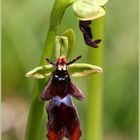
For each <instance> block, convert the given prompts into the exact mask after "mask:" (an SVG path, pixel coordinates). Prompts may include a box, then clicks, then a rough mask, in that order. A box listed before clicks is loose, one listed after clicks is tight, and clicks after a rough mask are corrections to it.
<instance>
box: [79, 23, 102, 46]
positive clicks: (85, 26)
mask: <svg viewBox="0 0 140 140" xmlns="http://www.w3.org/2000/svg"><path fill="white" fill-rule="evenodd" d="M90 24H91V21H90V20H88V21H81V20H80V21H79V28H80V30H81V32H82V33H83V36H84V40H85V43H86V44H87V45H88V46H90V47H93V48H98V44H99V43H100V42H101V39H97V40H93V36H92V32H91V28H90Z"/></svg>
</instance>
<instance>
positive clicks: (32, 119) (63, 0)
mask: <svg viewBox="0 0 140 140" xmlns="http://www.w3.org/2000/svg"><path fill="white" fill-rule="evenodd" d="M72 2H73V1H72V0H55V4H54V7H53V9H52V12H51V17H50V25H49V30H48V34H47V38H46V41H45V45H44V48H43V52H42V55H41V60H40V64H39V65H43V64H45V63H46V62H45V58H46V57H48V58H50V57H52V56H53V55H54V53H53V50H54V45H55V44H54V42H55V37H56V35H57V31H58V27H59V25H60V22H61V19H62V16H63V14H64V12H65V10H66V8H67V7H68V6H69V5H70V4H71V3H72ZM44 86H45V80H36V81H35V84H34V89H33V98H32V102H31V107H30V112H29V117H28V122H27V127H26V135H25V140H39V138H40V133H41V125H42V119H43V112H44V102H42V101H41V100H40V98H39V97H40V94H41V92H42V90H43V88H44ZM43 125H45V124H43ZM44 135H45V134H44Z"/></svg>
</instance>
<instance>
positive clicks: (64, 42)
mask: <svg viewBox="0 0 140 140" xmlns="http://www.w3.org/2000/svg"><path fill="white" fill-rule="evenodd" d="M55 49H56V59H57V58H58V57H60V56H67V52H68V38H67V37H65V36H56V38H55Z"/></svg>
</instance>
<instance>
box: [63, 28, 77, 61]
mask: <svg viewBox="0 0 140 140" xmlns="http://www.w3.org/2000/svg"><path fill="white" fill-rule="evenodd" d="M63 36H65V37H67V38H68V52H67V59H68V58H69V57H70V55H71V53H72V50H73V48H74V44H75V34H74V32H73V30H72V29H68V30H66V31H65V32H64V33H63Z"/></svg>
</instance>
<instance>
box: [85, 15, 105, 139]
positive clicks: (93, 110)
mask: <svg viewBox="0 0 140 140" xmlns="http://www.w3.org/2000/svg"><path fill="white" fill-rule="evenodd" d="M91 26H92V31H93V37H94V38H95V39H102V42H101V43H100V45H99V48H97V49H90V50H89V61H90V63H91V64H94V65H98V66H101V67H102V66H103V57H104V54H103V53H104V51H103V50H104V47H103V46H104V45H103V44H104V18H103V17H102V18H100V19H97V20H96V21H93V23H92V25H91ZM88 85H89V93H88V99H87V101H88V103H87V120H86V124H87V125H86V127H87V129H86V131H87V132H86V139H87V140H102V96H103V74H97V75H93V76H90V79H89V84H88Z"/></svg>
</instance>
